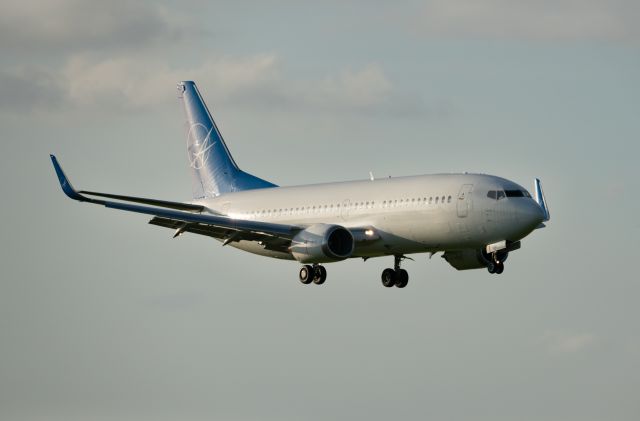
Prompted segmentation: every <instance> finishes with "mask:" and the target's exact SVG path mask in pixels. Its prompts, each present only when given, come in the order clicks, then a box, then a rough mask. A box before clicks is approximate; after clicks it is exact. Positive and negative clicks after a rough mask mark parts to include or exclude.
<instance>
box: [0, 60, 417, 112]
mask: <svg viewBox="0 0 640 421" xmlns="http://www.w3.org/2000/svg"><path fill="white" fill-rule="evenodd" d="M22 74H26V73H25V72H23V71H15V72H13V73H12V75H13V76H12V77H13V79H11V80H10V81H11V85H12V86H16V89H18V88H19V87H20V86H22V87H24V86H32V88H31V89H30V92H31V93H32V94H33V95H30V96H28V97H26V98H25V101H26V103H27V104H28V103H29V102H31V104H32V105H34V106H46V105H47V104H53V105H57V104H55V103H52V102H51V101H49V102H44V101H40V100H39V98H38V92H41V93H42V96H43V97H44V98H48V97H50V96H51V95H52V94H53V93H55V96H56V101H55V102H56V103H64V104H65V105H68V106H69V107H71V108H73V107H81V108H83V109H91V108H96V109H101V108H102V109H103V108H110V109H123V108H124V109H142V108H154V107H157V106H158V105H160V104H163V103H168V102H170V101H174V100H175V89H174V87H175V85H176V83H177V82H178V81H180V80H195V81H196V82H197V83H198V86H200V88H201V90H203V91H204V93H205V95H206V96H207V98H208V99H209V101H210V102H211V105H218V104H239V105H242V106H250V107H259V108H261V109H265V110H268V109H272V108H277V109H284V110H287V111H305V110H308V111H322V112H344V111H348V112H359V113H363V112H364V113H367V112H385V113H394V112H395V113H396V114H398V113H402V114H407V113H414V114H415V113H416V112H417V111H420V110H421V109H422V108H421V102H420V100H419V99H418V98H416V97H415V96H412V95H411V94H404V95H403V94H401V93H399V92H397V90H396V89H395V88H394V86H393V84H392V83H391V81H390V80H389V79H388V78H387V76H386V75H385V73H384V71H383V70H382V68H381V67H380V66H378V65H376V64H368V65H365V66H363V67H362V68H359V69H355V70H354V69H350V68H349V69H345V70H342V71H339V72H337V73H336V74H335V75H328V76H326V77H323V78H319V79H302V78H295V77H287V76H286V75H285V71H284V69H283V65H282V63H281V61H280V60H279V59H278V57H277V56H276V55H274V54H256V55H251V56H244V57H228V56H227V57H217V58H211V59H208V60H206V61H204V62H203V63H202V64H200V65H199V66H196V67H191V68H181V67H179V66H171V65H170V64H168V63H167V62H166V61H161V60H159V59H156V58H149V57H143V56H132V55H126V56H119V57H117V58H106V59H103V58H97V57H95V56H92V55H90V54H83V55H75V56H74V57H72V58H71V59H69V60H68V61H67V63H66V64H65V65H64V66H63V67H62V68H61V69H59V70H57V71H56V70H46V71H45V70H40V71H39V72H30V74H31V75H35V77H34V76H29V78H26V77H25V78H22V77H21V76H20V75H22ZM0 76H2V75H0ZM0 79H1V78H0ZM4 79H6V78H4ZM16 82H19V83H16ZM36 87H37V89H36ZM24 105H25V104H22V107H23V108H24ZM6 107H12V103H11V101H7V102H5V108H6Z"/></svg>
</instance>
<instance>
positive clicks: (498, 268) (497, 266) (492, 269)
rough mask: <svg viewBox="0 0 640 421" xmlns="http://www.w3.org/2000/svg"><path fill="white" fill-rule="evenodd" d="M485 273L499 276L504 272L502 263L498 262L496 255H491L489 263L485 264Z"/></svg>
mask: <svg viewBox="0 0 640 421" xmlns="http://www.w3.org/2000/svg"><path fill="white" fill-rule="evenodd" d="M487 271H489V273H495V274H497V275H500V274H501V273H502V272H504V262H503V261H502V260H500V258H499V257H498V255H497V254H496V253H492V254H491V261H490V262H489V263H487Z"/></svg>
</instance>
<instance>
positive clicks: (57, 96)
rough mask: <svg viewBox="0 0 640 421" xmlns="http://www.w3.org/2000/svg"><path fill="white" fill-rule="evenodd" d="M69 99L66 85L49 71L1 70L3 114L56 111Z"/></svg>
mask: <svg viewBox="0 0 640 421" xmlns="http://www.w3.org/2000/svg"><path fill="white" fill-rule="evenodd" d="M65 97H66V88H65V85H64V81H63V80H62V79H61V78H60V76H59V75H56V74H54V73H52V72H50V71H47V70H46V69H38V68H24V67H20V68H15V69H12V70H2V69H0V110H8V111H14V112H22V111H30V110H32V109H40V108H45V109H52V108H55V107H56V106H57V105H59V104H60V103H61V102H63V101H64V99H65Z"/></svg>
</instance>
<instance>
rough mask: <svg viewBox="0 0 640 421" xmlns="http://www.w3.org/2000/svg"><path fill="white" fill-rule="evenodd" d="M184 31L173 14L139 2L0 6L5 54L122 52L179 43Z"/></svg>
mask: <svg viewBox="0 0 640 421" xmlns="http://www.w3.org/2000/svg"><path fill="white" fill-rule="evenodd" d="M187 28H188V25H186V24H185V22H184V18H182V17H180V16H179V14H177V13H175V12H171V13H170V12H169V11H168V10H166V9H165V8H163V7H162V6H159V5H155V4H148V3H143V2H129V1H126V0H113V1H103V2H88V1H83V0H48V1H45V2H30V1H21V2H19V1H13V2H11V1H9V2H0V47H2V48H4V49H8V50H20V51H22V50H26V51H32V50H38V51H56V52H60V51H74V50H78V49H91V50H95V49H104V48H110V47H117V48H125V49H126V48H134V47H139V46H141V45H149V44H161V43H166V42H169V41H172V40H176V39H179V38H181V37H182V36H184V35H185V33H186V32H187V31H188V29H187Z"/></svg>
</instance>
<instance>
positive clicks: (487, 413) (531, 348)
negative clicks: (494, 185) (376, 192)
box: [0, 0, 640, 421]
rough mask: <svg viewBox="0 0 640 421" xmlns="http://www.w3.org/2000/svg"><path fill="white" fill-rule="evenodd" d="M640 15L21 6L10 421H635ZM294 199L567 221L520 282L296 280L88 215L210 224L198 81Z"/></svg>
mask: <svg viewBox="0 0 640 421" xmlns="http://www.w3.org/2000/svg"><path fill="white" fill-rule="evenodd" d="M638 22H640V6H639V3H638V2H636V1H631V0H628V1H626V0H614V1H612V0H607V1H604V0H585V1H579V0H554V1H546V0H545V1H520V2H514V1H507V0H484V1H479V0H461V1H445V0H442V1H441V0H437V1H424V2H418V1H414V2H411V1H409V2H377V1H373V2H361V1H338V2H333V1H328V2H313V3H312V2H294V1H274V2H266V1H255V2H236V1H233V2H232V1H229V2H226V1H222V2H209V1H180V2H177V1H176V2H172V1H165V2H158V3H153V2H127V1H119V0H118V1H109V2H98V1H81V0H77V1H74V0H56V1H47V2H39V1H32V2H24V1H23V2H19V1H15V0H9V1H8V2H7V1H4V2H2V3H0V51H1V52H2V54H1V55H0V136H1V138H0V160H1V165H0V175H1V178H2V180H3V181H2V183H0V189H1V190H0V193H1V194H2V198H3V201H2V205H1V206H0V211H1V212H2V213H1V216H2V220H3V222H4V224H3V228H2V234H1V236H0V238H1V239H2V240H1V242H0V247H1V249H0V268H1V269H0V271H1V272H0V273H1V274H2V276H1V277H0V419H2V420H11V421H13V420H24V421H31V420H34V421H40V420H65V421H66V420H72V421H76V420H78V421H80V420H87V419H92V420H108V421H112V420H113V421H116V420H117V421H129V420H131V421H134V420H136V421H138V420H161V421H162V420H177V419H180V420H189V421H191V420H194V421H197V420H211V419H221V420H238V421H244V420H279V421H280V420H301V419H311V420H327V419H344V420H352V419H367V420H389V419H409V420H413V419H415V420H424V419H434V420H453V421H463V420H474V421H477V420H487V421H489V420H490V421H502V420H504V421H512V420H524V421H601V420H603V419H611V420H617V421H626V420H637V419H638V417H639V416H640V399H638V391H639V390H640V333H639V332H640V331H639V329H638V320H640V307H639V306H638V304H637V303H638V297H639V296H640V286H639V284H638V280H637V279H638V276H637V269H636V267H635V263H634V262H635V259H637V258H638V252H640V247H639V246H638V238H639V234H640V232H639V228H640V223H639V222H638V221H639V219H638V215H639V214H640V198H639V195H638V190H639V189H638V188H639V187H640V186H639V184H640V183H639V182H638V176H637V166H638V165H637V162H638V155H639V152H640V147H639V146H638V140H639V138H640V119H639V115H640V114H639V110H640V29H639V28H640V26H639V25H638ZM189 79H192V80H195V81H196V82H197V83H198V86H199V88H200V90H201V92H202V93H203V95H204V97H205V100H206V101H207V103H208V104H209V106H210V108H211V109H212V111H213V114H214V116H215V118H216V121H217V122H218V125H219V126H220V128H221V131H222V133H223V135H224V136H225V139H226V141H227V144H228V146H229V148H230V150H231V151H232V153H233V155H234V157H235V159H236V161H237V162H238V164H239V166H240V167H241V168H242V169H244V170H246V171H249V172H251V173H253V174H255V175H257V176H259V177H262V178H265V179H267V180H269V181H272V182H275V183H277V184H281V185H292V184H303V183H314V182H323V181H333V180H345V179H361V178H366V177H367V176H368V173H369V171H372V172H373V173H374V174H375V175H378V176H386V175H411V174H423V173H431V172H460V171H474V172H485V173H491V174H495V175H500V176H503V177H506V178H509V179H511V180H514V181H515V182H518V183H520V184H522V185H525V186H527V187H529V188H531V186H532V184H533V179H534V177H539V178H541V179H542V181H543V183H544V187H545V193H546V196H547V201H548V203H549V206H550V209H551V214H552V218H553V219H552V221H551V222H550V223H549V226H548V228H546V229H544V230H539V231H536V232H535V233H533V234H531V235H530V237H528V238H526V239H525V240H524V241H523V247H522V249H521V250H519V251H517V252H515V253H513V254H512V255H511V256H510V258H509V260H508V262H507V264H506V269H505V273H504V274H503V275H501V276H491V275H489V274H488V273H487V272H486V271H483V270H479V271H467V272H457V271H456V270H454V269H453V268H452V267H450V266H449V265H448V264H447V263H446V262H445V261H444V260H443V259H441V258H440V257H439V256H436V257H434V258H433V259H431V260H430V259H428V256H427V255H416V256H414V258H415V261H407V262H405V266H404V267H405V268H406V269H407V270H408V271H409V273H410V276H411V278H410V283H409V286H408V287H407V288H405V289H404V290H399V289H392V290H389V289H386V288H384V287H382V285H381V283H380V272H381V271H382V269H384V268H385V267H388V266H390V265H391V264H392V261H391V258H380V259H370V260H368V261H367V262H366V263H363V262H362V261H361V260H360V261H358V260H354V261H348V262H342V263H338V264H330V265H327V269H328V272H329V277H328V280H327V282H326V284H325V285H323V286H322V287H317V286H303V285H301V284H300V282H299V281H298V280H297V271H298V265H297V264H295V263H293V262H282V261H275V260H269V259H267V258H264V257H260V256H254V255H250V254H245V253H243V252H241V251H238V250H235V249H233V248H229V247H224V248H222V247H221V246H220V244H219V243H218V242H216V241H214V240H212V239H209V238H204V237H197V236H195V235H184V236H181V237H180V238H179V239H176V240H174V239H171V236H172V232H171V231H169V230H166V229H163V228H160V227H155V226H150V225H148V224H147V220H148V218H147V217H145V216H141V215H134V214H126V213H121V212H117V211H113V210H108V209H104V208H101V207H97V206H92V205H88V204H81V203H76V202H72V201H70V200H68V199H67V198H66V197H64V196H63V194H62V193H61V191H60V187H59V185H58V183H57V180H56V178H55V175H54V172H53V170H52V168H51V164H50V162H49V156H48V154H49V153H55V154H56V155H57V156H58V158H59V159H60V161H61V163H62V165H63V166H64V168H65V170H66V171H67V173H68V175H69V176H70V178H71V181H72V182H73V183H74V185H75V186H76V187H79V188H84V189H90V190H91V189H92V190H96V191H106V192H113V193H121V194H131V195H139V196H149V197H158V198H163V199H167V200H180V201H185V200H189V198H190V193H191V180H190V178H189V171H188V160H187V154H186V150H185V133H184V128H183V124H184V121H183V114H182V110H181V109H180V107H179V104H178V103H177V100H176V98H175V92H176V91H175V85H176V82H178V81H180V80H189Z"/></svg>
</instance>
